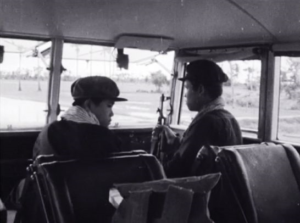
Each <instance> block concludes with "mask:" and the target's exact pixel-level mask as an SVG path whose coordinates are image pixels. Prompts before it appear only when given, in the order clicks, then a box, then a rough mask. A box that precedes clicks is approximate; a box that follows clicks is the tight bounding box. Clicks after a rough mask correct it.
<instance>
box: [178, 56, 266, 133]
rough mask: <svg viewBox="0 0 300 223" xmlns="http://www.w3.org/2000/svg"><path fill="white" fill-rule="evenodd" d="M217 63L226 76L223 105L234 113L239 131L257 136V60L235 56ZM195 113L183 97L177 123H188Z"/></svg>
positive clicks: (258, 64)
mask: <svg viewBox="0 0 300 223" xmlns="http://www.w3.org/2000/svg"><path fill="white" fill-rule="evenodd" d="M218 64H219V66H220V67H221V68H222V69H223V71H224V72H225V73H226V74H227V75H228V77H229V81H228V82H226V83H224V85H223V95H222V97H223V99H224V101H225V109H227V110H228V111H230V112H231V113H232V114H233V115H234V116H235V117H236V119H237V120H238V122H239V124H240V127H241V129H242V130H243V135H247V136H252V137H253V136H254V137H257V132H258V117H259V92H260V76H261V62H260V61H259V60H247V61H238V60H236V61H224V62H221V63H218ZM196 114H197V113H196V112H191V111H189V110H188V108H187V107H186V105H185V102H184V99H183V103H182V112H181V118H180V124H181V125H185V126H187V125H189V124H190V122H191V121H192V119H193V118H194V117H195V115H196Z"/></svg>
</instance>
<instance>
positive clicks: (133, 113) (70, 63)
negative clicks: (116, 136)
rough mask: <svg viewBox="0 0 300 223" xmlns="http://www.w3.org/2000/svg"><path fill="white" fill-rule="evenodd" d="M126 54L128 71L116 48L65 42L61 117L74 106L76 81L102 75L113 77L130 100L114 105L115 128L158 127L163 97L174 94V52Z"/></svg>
mask: <svg viewBox="0 0 300 223" xmlns="http://www.w3.org/2000/svg"><path fill="white" fill-rule="evenodd" d="M124 54H128V55H129V66H128V70H125V69H120V68H118V67H117V64H116V58H117V50H116V49H115V48H113V47H106V46H98V45H83V44H72V43H65V44H64V49H63V61H62V64H63V66H64V68H66V71H64V72H63V74H62V76H61V88H60V106H61V109H62V112H61V114H63V112H64V111H66V110H67V109H68V108H69V107H70V106H71V105H72V102H73V99H72V97H71V93H70V88H71V84H72V83H73V81H74V80H76V79H77V78H80V77H85V76H94V75H101V76H107V77H109V78H112V79H113V80H114V81H115V82H116V83H117V85H118V87H119V89H120V95H121V97H124V98H127V99H128V101H127V102H119V103H116V104H115V105H114V109H113V111H114V117H113V118H112V123H111V126H112V127H124V126H133V125H134V126H137V125H148V126H149V125H150V126H153V125H155V124H156V122H157V117H158V114H157V113H156V111H157V108H158V106H159V99H160V96H161V94H162V93H164V94H165V96H169V94H170V79H171V72H172V69H173V60H174V53H173V52H169V53H167V54H159V53H157V52H153V51H146V50H136V49H124ZM58 119H60V117H58Z"/></svg>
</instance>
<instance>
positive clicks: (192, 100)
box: [184, 80, 199, 111]
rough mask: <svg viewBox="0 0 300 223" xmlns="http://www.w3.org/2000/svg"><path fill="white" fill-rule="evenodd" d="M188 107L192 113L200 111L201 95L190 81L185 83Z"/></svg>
mask: <svg viewBox="0 0 300 223" xmlns="http://www.w3.org/2000/svg"><path fill="white" fill-rule="evenodd" d="M184 88H185V94H184V97H185V98H186V105H187V107H188V109H189V110H190V111H198V100H199V99H198V98H199V93H198V91H195V90H194V89H193V85H192V84H191V82H190V81H189V80H186V81H185V82H184Z"/></svg>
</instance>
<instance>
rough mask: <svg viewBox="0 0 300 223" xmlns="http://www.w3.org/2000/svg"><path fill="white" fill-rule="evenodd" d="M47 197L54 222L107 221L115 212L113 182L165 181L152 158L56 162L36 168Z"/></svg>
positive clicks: (119, 157)
mask: <svg viewBox="0 0 300 223" xmlns="http://www.w3.org/2000/svg"><path fill="white" fill-rule="evenodd" d="M37 171H38V175H39V176H40V177H39V178H41V179H40V182H42V183H43V184H44V188H45V190H46V195H47V197H48V198H49V202H50V206H51V213H50V216H52V217H51V218H53V219H52V220H53V221H54V222H59V223H62V222H110V221H111V217H112V215H113V213H114V210H115V209H114V208H113V206H112V205H111V204H110V203H109V200H108V199H109V189H110V188H111V187H112V185H113V184H114V183H136V182H144V181H150V180H158V179H163V178H165V175H164V172H163V169H162V167H161V165H160V163H159V162H158V161H157V159H156V158H155V157H154V156H152V155H145V154H141V155H131V156H117V157H110V158H106V159H101V160H65V161H63V160H59V161H54V162H49V163H42V164H39V165H38V166H37Z"/></svg>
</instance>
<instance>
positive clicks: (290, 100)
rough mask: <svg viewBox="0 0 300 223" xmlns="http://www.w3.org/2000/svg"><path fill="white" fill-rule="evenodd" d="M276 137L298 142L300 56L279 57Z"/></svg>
mask: <svg viewBox="0 0 300 223" xmlns="http://www.w3.org/2000/svg"><path fill="white" fill-rule="evenodd" d="M280 61H281V63H280V99H279V119H278V134H277V138H278V139H279V140H282V141H287V142H291V143H293V142H295V143H300V58H299V57H298V58H296V57H281V60H280Z"/></svg>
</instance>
